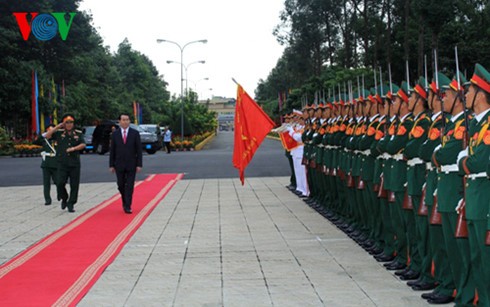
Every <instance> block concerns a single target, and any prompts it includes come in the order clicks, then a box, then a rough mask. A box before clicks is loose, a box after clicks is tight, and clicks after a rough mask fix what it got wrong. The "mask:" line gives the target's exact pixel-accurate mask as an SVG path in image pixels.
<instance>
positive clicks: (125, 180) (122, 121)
mask: <svg viewBox="0 0 490 307" xmlns="http://www.w3.org/2000/svg"><path fill="white" fill-rule="evenodd" d="M130 123H131V120H130V119H129V114H127V113H121V115H119V126H120V129H119V130H117V131H114V133H112V144H111V155H110V159H109V167H110V170H111V172H113V173H114V172H116V176H117V188H118V190H119V192H120V193H121V199H122V205H123V209H124V212H125V213H127V214H131V213H133V212H132V210H131V202H132V201H133V190H134V179H135V176H136V173H137V172H139V171H140V170H141V168H142V167H143V157H142V150H141V140H140V134H139V132H138V131H137V130H135V129H133V128H131V127H129V124H130Z"/></svg>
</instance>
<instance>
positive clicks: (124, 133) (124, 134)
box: [123, 130, 126, 144]
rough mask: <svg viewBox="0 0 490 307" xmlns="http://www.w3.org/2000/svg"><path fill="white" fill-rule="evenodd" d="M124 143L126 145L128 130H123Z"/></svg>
mask: <svg viewBox="0 0 490 307" xmlns="http://www.w3.org/2000/svg"><path fill="white" fill-rule="evenodd" d="M123 142H124V144H126V130H123Z"/></svg>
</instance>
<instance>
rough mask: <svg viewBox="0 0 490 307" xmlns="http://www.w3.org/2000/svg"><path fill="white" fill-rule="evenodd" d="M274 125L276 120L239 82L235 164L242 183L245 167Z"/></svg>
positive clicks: (234, 150) (236, 109)
mask: <svg viewBox="0 0 490 307" xmlns="http://www.w3.org/2000/svg"><path fill="white" fill-rule="evenodd" d="M273 127H274V122H273V121H272V120H271V119H270V118H269V116H267V114H265V112H264V111H263V110H262V108H261V107H260V106H259V105H258V104H257V103H256V102H255V101H254V100H253V99H252V98H251V97H250V96H249V95H248V94H247V92H245V91H244V90H243V88H242V86H241V85H239V84H238V90H237V99H236V106H235V144H234V149H233V166H234V167H235V168H237V169H238V171H239V174H240V181H241V182H242V185H243V184H244V182H245V168H246V167H247V165H248V163H249V162H250V161H251V160H252V158H253V156H254V154H255V152H256V151H257V149H258V148H259V146H260V144H261V143H262V141H263V140H264V138H265V137H266V136H267V133H269V132H270V130H271V129H272V128H273Z"/></svg>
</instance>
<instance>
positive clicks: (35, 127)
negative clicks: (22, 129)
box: [31, 70, 39, 134]
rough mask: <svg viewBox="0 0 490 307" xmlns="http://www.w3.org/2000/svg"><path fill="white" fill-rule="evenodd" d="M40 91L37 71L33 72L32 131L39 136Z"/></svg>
mask: <svg viewBox="0 0 490 307" xmlns="http://www.w3.org/2000/svg"><path fill="white" fill-rule="evenodd" d="M38 96H39V89H38V83H37V71H35V70H33V71H32V104H31V111H32V120H31V131H32V132H36V133H37V134H39V103H38Z"/></svg>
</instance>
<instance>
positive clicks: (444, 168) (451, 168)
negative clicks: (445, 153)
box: [441, 164, 459, 174]
mask: <svg viewBox="0 0 490 307" xmlns="http://www.w3.org/2000/svg"><path fill="white" fill-rule="evenodd" d="M458 171H459V168H458V165H457V164H450V165H441V172H444V173H446V174H449V173H454V172H458Z"/></svg>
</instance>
